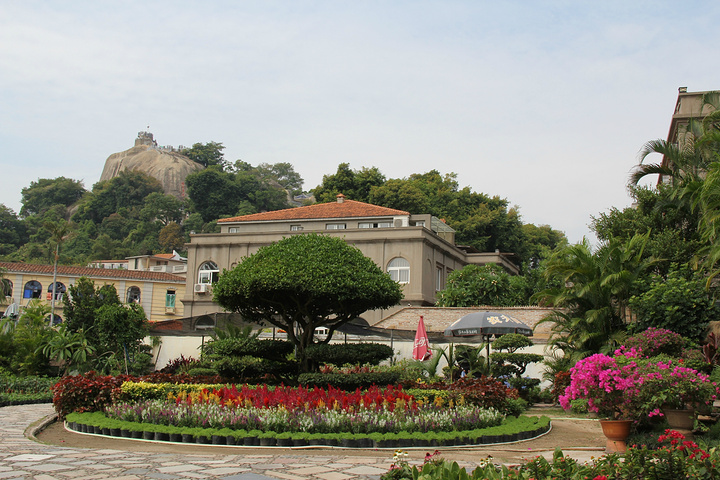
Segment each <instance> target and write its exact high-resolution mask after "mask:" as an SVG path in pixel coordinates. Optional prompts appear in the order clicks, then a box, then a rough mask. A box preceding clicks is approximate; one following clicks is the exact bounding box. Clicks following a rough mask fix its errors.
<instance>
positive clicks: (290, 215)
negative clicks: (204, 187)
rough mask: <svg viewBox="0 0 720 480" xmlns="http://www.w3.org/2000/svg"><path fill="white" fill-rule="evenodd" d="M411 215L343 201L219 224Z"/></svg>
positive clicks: (316, 204)
mask: <svg viewBox="0 0 720 480" xmlns="http://www.w3.org/2000/svg"><path fill="white" fill-rule="evenodd" d="M395 215H410V212H406V211H404V210H397V209H395V208H389V207H382V206H380V205H373V204H372V203H366V202H360V201H357V200H347V199H343V201H342V202H337V201H336V202H326V203H314V204H312V205H305V206H302V207H292V208H284V209H282V210H272V211H269V212H260V213H251V214H249V215H240V216H237V217H230V218H221V219H220V220H218V223H227V222H251V221H273V220H311V219H320V218H344V217H387V216H395Z"/></svg>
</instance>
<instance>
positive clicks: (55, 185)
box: [20, 177, 86, 217]
mask: <svg viewBox="0 0 720 480" xmlns="http://www.w3.org/2000/svg"><path fill="white" fill-rule="evenodd" d="M85 193H86V190H85V187H83V183H82V182H81V181H79V180H73V179H71V178H65V177H58V178H55V179H50V178H40V179H38V180H37V182H30V186H28V187H25V188H23V189H22V191H21V194H22V200H21V203H22V207H21V208H20V216H21V217H27V216H29V215H37V214H41V213H43V212H45V211H46V210H47V209H49V208H50V207H52V206H54V205H63V206H65V207H69V206H71V205H73V204H75V203H76V202H77V201H78V200H80V199H81V198H82V196H83V195H84V194H85Z"/></svg>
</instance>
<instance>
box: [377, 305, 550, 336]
mask: <svg viewBox="0 0 720 480" xmlns="http://www.w3.org/2000/svg"><path fill="white" fill-rule="evenodd" d="M485 311H491V312H497V313H502V314H505V315H508V316H510V317H513V318H516V319H518V320H520V321H521V322H523V323H525V324H526V325H527V326H528V327H530V328H532V329H533V332H534V334H533V337H532V339H533V342H535V343H547V340H548V337H549V336H550V329H551V326H552V324H550V323H543V324H540V325H538V324H539V323H540V320H542V319H543V318H544V317H545V316H547V315H548V314H550V313H551V312H552V311H553V309H552V308H544V307H537V306H531V307H489V306H480V307H462V308H461V307H405V308H403V309H402V310H399V311H397V312H395V313H393V314H392V315H390V316H388V317H386V318H384V319H383V320H381V321H380V322H378V323H376V324H375V325H373V327H375V328H385V329H393V330H413V331H414V330H416V329H417V325H418V321H419V320H420V317H423V321H424V323H425V329H426V330H427V331H428V332H443V331H445V329H446V328H447V327H449V326H450V325H451V324H452V323H453V322H455V321H456V320H458V319H460V318H461V317H463V316H465V315H467V314H469V313H474V312H485Z"/></svg>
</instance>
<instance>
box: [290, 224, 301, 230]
mask: <svg viewBox="0 0 720 480" xmlns="http://www.w3.org/2000/svg"><path fill="white" fill-rule="evenodd" d="M301 230H304V228H303V226H302V225H290V231H291V232H299V231H301Z"/></svg>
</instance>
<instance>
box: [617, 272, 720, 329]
mask: <svg viewBox="0 0 720 480" xmlns="http://www.w3.org/2000/svg"><path fill="white" fill-rule="evenodd" d="M705 282H706V278H705V276H704V275H702V274H700V273H698V272H694V271H692V270H691V269H689V268H682V269H680V270H674V271H671V272H670V273H669V274H668V275H667V276H666V277H664V278H663V277H657V276H656V277H655V278H653V279H652V282H650V285H649V287H646V288H645V289H644V291H643V292H642V293H639V294H637V295H635V296H633V297H632V298H631V299H630V306H631V307H632V312H633V315H634V316H635V321H634V322H633V323H632V330H633V331H635V332H642V331H644V330H646V329H648V328H650V327H656V328H666V329H668V330H672V331H673V332H675V333H679V334H680V335H682V336H683V337H686V338H690V339H692V340H695V341H696V342H702V341H703V340H704V339H705V336H706V335H707V333H708V332H707V328H708V325H709V324H710V321H712V320H715V319H717V318H719V316H720V307H719V306H718V305H717V304H716V301H715V297H714V295H713V292H708V291H707V290H706V289H705ZM713 290H715V289H713Z"/></svg>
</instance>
